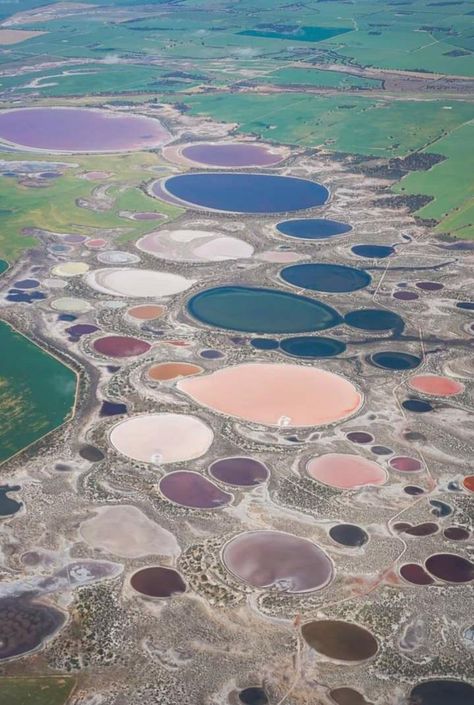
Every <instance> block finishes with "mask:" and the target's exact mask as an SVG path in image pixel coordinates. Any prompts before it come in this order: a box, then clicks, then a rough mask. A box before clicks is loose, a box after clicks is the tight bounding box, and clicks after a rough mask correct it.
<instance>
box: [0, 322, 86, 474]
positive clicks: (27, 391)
mask: <svg viewBox="0 0 474 705" xmlns="http://www.w3.org/2000/svg"><path fill="white" fill-rule="evenodd" d="M0 350H1V352H2V354H1V356H0V463H1V462H3V461H5V460H7V458H9V457H11V456H12V455H14V454H15V453H17V452H18V451H19V450H21V449H22V448H25V447H26V446H28V445H30V444H31V443H33V442H34V441H36V440H38V439H39V438H41V437H42V436H44V435H45V434H46V433H49V432H50V431H52V430H53V429H54V428H56V427H57V426H60V425H61V424H62V423H63V422H64V421H65V420H66V419H67V418H68V416H69V414H70V412H71V409H72V407H73V404H74V397H75V393H76V386H77V379H76V374H75V373H74V372H73V370H71V369H70V368H69V367H66V366H65V365H63V364H62V363H61V362H60V361H59V360H57V359H56V358H55V357H53V356H52V355H49V354H48V353H47V352H46V351H44V350H42V349H41V348H40V347H38V345H35V344H34V343H33V342H31V340H28V338H25V336H23V335H21V334H20V333H18V332H17V331H16V330H14V329H13V328H12V327H11V326H9V325H8V324H7V323H5V322H4V321H0Z"/></svg>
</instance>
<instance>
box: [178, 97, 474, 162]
mask: <svg viewBox="0 0 474 705" xmlns="http://www.w3.org/2000/svg"><path fill="white" fill-rule="evenodd" d="M185 103H186V105H188V106H189V107H190V108H191V112H192V113H193V114H195V115H208V116H210V117H213V118H214V119H215V120H220V121H224V122H230V123H238V124H239V127H238V131H239V132H243V133H247V134H255V135H258V136H259V137H263V138H265V139H268V140H272V141H274V142H283V143H285V144H289V145H299V146H305V147H324V148H326V149H328V150H330V151H334V152H347V153H351V154H364V155H370V156H379V157H385V158H387V157H399V156H405V155H407V154H409V153H410V152H412V151H414V150H418V149H423V148H424V147H425V146H426V145H428V144H430V143H431V142H433V141H435V140H437V139H439V138H440V137H442V136H444V135H445V134H447V133H449V132H450V131H451V130H453V129H455V128H457V127H459V126H460V125H461V124H463V123H464V122H466V121H467V120H469V119H472V118H473V117H474V105H473V104H471V103H467V102H461V101H452V102H451V103H449V106H450V108H451V109H450V110H446V109H445V108H446V102H445V101H436V100H434V101H430V100H426V101H403V100H399V101H388V100H387V101H385V100H380V101H376V100H373V99H370V98H362V97H358V96H352V95H351V96H347V97H344V96H336V97H334V96H330V97H328V96H312V95H305V94H304V93H292V94H291V95H288V94H284V93H281V94H275V95H256V94H254V93H252V94H244V93H239V94H226V95H222V94H221V95H196V96H188V97H186V99H185Z"/></svg>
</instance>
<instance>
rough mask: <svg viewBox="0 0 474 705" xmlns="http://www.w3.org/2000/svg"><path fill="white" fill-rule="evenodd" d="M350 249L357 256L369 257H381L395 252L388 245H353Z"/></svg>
mask: <svg viewBox="0 0 474 705" xmlns="http://www.w3.org/2000/svg"><path fill="white" fill-rule="evenodd" d="M351 249H352V252H353V253H354V254H355V255H357V256H358V257H367V258H369V259H383V258H384V257H390V255H393V253H394V252H395V249H394V248H393V247H390V245H354V247H352V248H351Z"/></svg>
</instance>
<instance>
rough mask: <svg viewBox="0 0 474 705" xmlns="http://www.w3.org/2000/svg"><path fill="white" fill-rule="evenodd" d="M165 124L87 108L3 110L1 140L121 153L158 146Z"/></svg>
mask: <svg viewBox="0 0 474 705" xmlns="http://www.w3.org/2000/svg"><path fill="white" fill-rule="evenodd" d="M169 139H170V134H169V132H168V131H167V130H166V128H165V127H163V125H162V124H161V123H160V122H159V121H158V120H155V119H154V118H149V117H145V116H144V115H134V114H128V113H116V112H112V111H110V110H96V109H87V108H22V109H18V110H3V111H0V140H5V141H7V142H11V143H13V144H16V145H19V146H22V147H26V148H28V149H39V150H52V151H56V152H120V151H131V150H140V149H150V148H153V147H159V146H160V145H162V144H163V143H164V142H166V141H167V140H169Z"/></svg>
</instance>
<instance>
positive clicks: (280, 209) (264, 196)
mask: <svg viewBox="0 0 474 705" xmlns="http://www.w3.org/2000/svg"><path fill="white" fill-rule="evenodd" d="M160 186H163V187H164V190H165V191H166V193H167V194H169V195H170V196H172V198H174V199H178V200H179V201H181V202H182V203H184V204H186V205H188V206H191V207H197V208H202V209H205V210H215V211H224V212H229V213H284V212H288V211H296V210H301V209H304V208H314V207H315V206H322V205H324V203H326V201H327V199H328V197H329V191H328V190H327V188H325V187H324V186H321V184H318V183H316V182H314V181H309V180H308V179H299V178H296V177H293V176H274V175H271V174H232V173H228V172H209V173H196V174H180V175H178V176H171V177H169V178H167V179H166V181H165V182H164V183H163V184H160V183H159V182H155V184H153V186H152V193H154V194H155V195H158V194H159V192H160Z"/></svg>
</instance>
